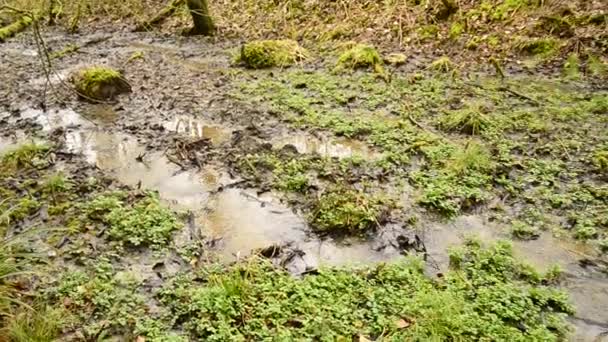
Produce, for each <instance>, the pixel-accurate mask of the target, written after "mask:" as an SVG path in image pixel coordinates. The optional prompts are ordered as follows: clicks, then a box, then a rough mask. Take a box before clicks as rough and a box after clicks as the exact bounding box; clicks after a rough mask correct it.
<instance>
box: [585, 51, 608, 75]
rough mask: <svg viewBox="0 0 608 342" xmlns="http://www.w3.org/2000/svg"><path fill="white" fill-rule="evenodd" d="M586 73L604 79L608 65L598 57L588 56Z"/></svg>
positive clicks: (607, 71)
mask: <svg viewBox="0 0 608 342" xmlns="http://www.w3.org/2000/svg"><path fill="white" fill-rule="evenodd" d="M587 72H588V73H589V74H590V75H591V76H595V77H604V76H606V74H608V64H607V63H605V62H603V61H602V60H601V59H600V58H599V57H597V56H594V55H590V56H589V58H588V59H587Z"/></svg>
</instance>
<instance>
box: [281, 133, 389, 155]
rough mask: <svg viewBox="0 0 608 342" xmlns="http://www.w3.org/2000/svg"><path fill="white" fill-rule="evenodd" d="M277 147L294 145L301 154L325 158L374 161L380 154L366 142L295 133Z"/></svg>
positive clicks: (283, 139) (282, 139) (285, 138)
mask: <svg viewBox="0 0 608 342" xmlns="http://www.w3.org/2000/svg"><path fill="white" fill-rule="evenodd" d="M275 145H276V146H277V147H279V148H281V147H283V146H286V145H292V146H294V147H295V148H296V149H297V150H298V152H299V153H316V154H319V155H321V156H323V157H338V158H348V157H353V156H359V157H364V158H366V159H374V158H376V157H378V153H376V152H374V151H373V150H372V149H371V148H369V147H368V146H367V145H366V144H365V143H364V142H362V141H359V140H355V139H348V138H327V137H321V138H317V137H315V136H312V135H309V134H304V133H295V134H291V135H289V136H286V137H282V138H279V139H277V141H276V142H275Z"/></svg>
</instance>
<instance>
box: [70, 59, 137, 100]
mask: <svg viewBox="0 0 608 342" xmlns="http://www.w3.org/2000/svg"><path fill="white" fill-rule="evenodd" d="M72 83H74V86H75V88H76V91H77V92H78V94H79V95H80V96H81V97H83V98H85V99H89V100H97V101H104V100H112V99H114V98H115V97H116V95H118V94H121V93H126V92H130V91H131V85H129V83H128V82H127V80H126V79H125V78H124V77H123V76H122V74H121V73H120V72H119V71H117V70H114V69H112V68H108V67H102V66H93V67H88V68H83V69H81V70H79V71H77V72H76V73H75V74H74V75H73V76H72Z"/></svg>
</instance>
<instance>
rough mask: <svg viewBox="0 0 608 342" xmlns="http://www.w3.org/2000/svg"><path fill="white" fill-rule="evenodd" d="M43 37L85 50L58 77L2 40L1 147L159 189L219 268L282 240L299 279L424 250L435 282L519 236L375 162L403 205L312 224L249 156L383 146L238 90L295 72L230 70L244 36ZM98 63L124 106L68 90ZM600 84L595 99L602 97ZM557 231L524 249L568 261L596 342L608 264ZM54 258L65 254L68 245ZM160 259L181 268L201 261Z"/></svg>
mask: <svg viewBox="0 0 608 342" xmlns="http://www.w3.org/2000/svg"><path fill="white" fill-rule="evenodd" d="M44 39H45V42H46V45H47V46H48V47H50V48H51V49H52V50H54V51H60V50H61V49H63V48H64V47H66V46H68V45H70V44H75V45H78V46H81V47H80V48H79V50H78V51H77V52H74V53H68V54H66V55H65V56H61V57H58V58H54V59H53V68H54V69H53V74H52V75H51V78H50V80H48V81H49V82H47V78H46V77H45V74H44V72H43V70H42V68H41V62H40V55H39V53H38V51H37V49H36V45H35V44H34V41H33V40H32V38H31V37H30V36H29V35H21V36H19V37H18V38H16V39H13V40H10V41H9V42H7V43H5V44H3V45H2V48H1V49H0V61H1V62H0V75H2V83H1V84H0V151H4V150H7V149H9V148H10V147H11V146H14V145H17V144H19V143H22V142H23V141H25V140H28V139H40V140H44V141H50V142H52V143H54V144H57V146H60V148H59V149H58V150H57V152H58V156H59V159H60V161H61V163H60V165H61V168H63V169H64V170H66V171H67V172H69V173H71V174H79V173H83V174H95V175H97V176H99V177H102V176H103V177H107V178H108V179H111V180H112V182H113V184H115V185H114V186H122V185H127V186H129V187H131V188H133V189H137V188H140V189H150V190H154V191H158V192H159V194H160V197H161V199H162V200H163V201H164V202H166V203H167V204H168V205H169V206H170V207H171V208H172V209H174V210H176V211H180V212H187V213H188V214H186V219H185V221H186V222H187V223H188V224H187V229H185V231H187V232H180V233H177V234H175V241H174V242H175V244H176V245H178V246H180V245H181V246H183V245H184V244H188V243H191V242H192V241H193V240H200V243H198V244H197V246H198V247H197V248H199V249H200V251H199V252H200V254H204V255H205V257H208V258H210V259H219V260H221V261H222V262H232V261H234V260H236V259H239V258H242V257H245V256H246V255H248V254H250V253H251V252H252V251H253V250H258V249H264V248H267V247H270V246H280V247H281V250H282V252H281V253H271V254H273V256H274V257H275V259H276V260H277V263H278V264H280V265H281V266H283V267H286V268H287V269H288V270H289V271H290V272H291V273H293V274H294V275H301V274H303V273H306V272H310V271H312V270H315V269H317V268H318V267H321V266H327V265H339V266H342V265H348V264H356V263H376V262H381V261H389V260H396V259H398V258H400V257H402V256H403V255H404V254H416V253H418V254H421V255H424V257H425V260H426V263H427V267H428V273H429V274H430V275H433V276H434V275H436V274H439V273H442V272H444V271H445V270H446V269H447V266H448V260H447V254H446V249H447V248H448V247H450V246H452V245H456V244H458V243H460V242H462V240H463V238H464V237H465V236H467V235H469V234H474V235H477V236H479V237H480V238H481V239H482V240H484V241H493V240H496V239H512V236H511V234H510V228H509V225H508V223H506V222H505V221H508V219H506V220H497V219H496V217H495V215H494V214H493V212H492V210H491V209H490V208H489V206H490V205H489V204H488V203H486V204H483V205H475V206H473V207H472V208H467V209H466V210H463V211H462V212H459V213H458V215H456V216H455V217H452V218H445V217H442V216H440V215H437V214H435V213H433V212H432V211H428V210H426V208H423V207H421V206H420V205H418V204H417V203H416V201H415V199H414V198H415V197H416V191H417V190H416V188H415V186H413V185H411V184H410V183H408V182H398V177H396V176H395V175H391V174H389V175H385V176H383V175H381V174H373V173H372V171H373V170H372V171H370V169H364V170H363V171H362V172H365V173H366V174H364V175H357V177H359V178H357V179H358V180H359V181H360V179H361V178H365V179H366V181H367V182H370V183H373V185H372V186H371V188H372V189H375V190H371V191H372V192H374V191H378V189H382V191H383V192H385V193H392V194H393V195H396V196H395V197H396V198H398V201H399V205H400V209H397V210H393V211H392V212H391V213H390V217H389V218H388V219H386V220H383V222H382V223H381V224H380V226H379V227H377V229H375V230H374V232H373V233H367V234H365V235H364V236H355V237H341V236H334V235H331V234H330V235H325V234H317V233H315V232H313V230H312V228H311V227H310V226H309V224H308V223H307V222H308V221H307V210H308V208H309V205H310V198H308V197H307V196H310V194H304V195H299V194H297V193H296V194H293V193H288V194H285V193H284V192H281V191H279V190H277V188H276V187H273V186H272V185H271V184H270V181H268V180H267V179H263V178H264V176H261V177H252V175H251V174H250V173H248V172H244V171H243V167H242V165H241V163H240V162H241V161H242V160H243V159H244V158H246V156H247V155H251V154H252V153H258V152H260V151H261V152H264V151H275V152H276V153H279V154H281V155H282V156H284V154H287V155H289V153H295V154H296V155H310V156H321V157H328V158H330V159H332V160H334V161H335V162H339V160H340V159H343V158H347V159H348V158H351V157H353V156H360V157H362V158H363V159H364V160H367V161H373V160H375V159H378V158H381V157H380V156H381V155H382V153H383V152H385V151H384V150H383V149H382V148H378V147H374V146H373V144H371V143H369V141H367V140H366V138H365V137H357V136H354V137H344V136H339V135H336V134H334V133H333V132H332V130H331V129H323V128H319V127H313V125H310V124H308V125H307V124H303V125H294V124H293V122H290V121H289V120H285V119H283V118H282V117H280V116H277V115H276V113H274V112H273V111H272V110H268V109H267V108H264V107H262V106H258V105H257V104H258V102H255V101H252V102H251V103H247V102H246V101H243V100H242V98H239V97H238V96H235V92H239V91H240V90H241V89H242V88H243V83H245V85H246V84H247V83H251V82H254V81H255V80H257V79H258V78H263V77H270V78H273V77H275V76H276V77H280V75H281V73H283V72H287V71H283V70H279V69H272V70H263V71H250V70H246V69H243V68H241V67H238V66H233V65H232V55H231V54H232V53H234V52H235V51H238V48H239V46H240V44H239V42H236V41H214V40H212V39H205V38H194V37H192V38H182V37H175V36H167V37H159V36H157V35H155V34H147V33H112V34H104V33H82V34H78V35H73V36H65V35H64V34H63V32H54V31H53V30H50V31H48V32H45V33H44ZM134 56H139V57H137V58H133V57H134ZM433 58H434V57H433V56H420V57H417V58H415V59H413V60H410V62H409V63H408V64H407V65H406V66H404V67H403V68H401V69H397V70H396V71H395V74H394V77H404V78H406V77H409V76H408V75H411V74H412V73H413V70H424V66H425V65H427V64H428V63H429V61H432V60H433ZM91 64H100V65H109V66H113V67H115V68H118V69H120V70H121V71H123V72H124V74H125V77H126V78H127V80H128V81H129V83H130V84H131V85H132V88H133V89H132V93H130V94H125V95H121V96H120V97H119V98H118V100H117V101H116V102H115V103H102V104H93V103H88V102H86V101H82V100H79V99H78V97H77V96H76V95H75V93H73V92H72V91H70V90H69V89H68V88H67V85H68V83H67V82H68V79H69V75H70V74H71V73H72V72H74V71H75V70H77V69H78V68H80V67H82V66H86V65H91ZM294 68H295V69H297V68H303V69H304V70H305V71H306V72H315V71H322V70H325V68H326V61H324V59H323V58H320V59H319V60H318V61H315V62H312V63H309V64H306V65H304V66H296V67H294ZM292 69H293V68H292ZM593 87H596V86H593ZM593 87H591V88H590V90H589V92H590V93H592V92H594V91H600V90H598V89H597V88H593ZM265 95H267V96H271V95H272V94H265ZM244 96H245V97H247V96H252V97H254V96H255V95H252V94H247V93H245V95H244ZM262 98H263V96H262ZM605 114H606V113H604V115H605ZM427 128H428V126H427ZM285 146H288V147H285ZM294 150H295V151H294ZM277 151H278V152H277ZM275 152H273V153H275ZM288 158H289V157H288ZM294 158H295V157H294ZM368 171H369V173H367V172H368ZM353 177H354V176H353ZM260 178H262V179H260ZM314 186H316V187H318V188H319V189H321V190H322V189H323V188H324V186H326V185H325V183H324V182H323V181H319V183H318V184H314ZM313 194H318V193H316V192H313ZM313 196H314V195H313ZM488 202H491V201H488ZM507 206H508V204H507ZM514 207H515V205H514ZM412 216H415V217H416V220H415V221H414V220H411V217H412ZM414 222H415V223H414ZM555 235H556V234H554V232H552V231H542V232H540V233H539V234H538V236H537V237H536V238H535V239H533V240H531V241H525V240H517V239H514V240H513V243H514V248H515V250H516V253H517V255H518V256H520V257H522V258H523V259H524V260H527V261H529V262H530V263H531V264H533V265H535V266H537V267H539V268H541V269H547V268H548V267H549V266H550V265H553V264H559V265H561V266H562V268H563V269H564V270H565V274H566V279H565V281H564V282H563V284H562V286H563V287H564V288H565V289H566V290H568V292H569V293H570V295H571V301H572V303H573V304H574V305H575V307H576V309H577V313H576V316H575V317H574V318H572V322H573V323H574V324H575V325H576V327H577V331H576V336H577V339H578V340H581V341H583V340H589V341H591V340H593V339H594V338H596V337H597V336H599V335H600V334H601V333H603V332H605V331H608V311H607V310H605V308H606V307H608V277H607V275H606V273H604V272H603V271H602V265H604V264H603V261H602V257H601V256H599V255H598V252H597V250H596V249H595V248H594V247H593V245H591V244H589V243H585V242H581V241H575V240H574V239H572V238H570V237H569V236H561V237H556V236H555ZM184 241H187V242H184ZM62 248H63V247H62ZM275 254H276V255H275ZM57 258H59V259H61V258H62V254H61V252H60V254H59V255H58V256H57ZM156 258H157V257H156V256H149V255H143V256H141V255H138V256H137V257H133V258H132V257H125V258H124V259H123V260H122V261H121V262H123V265H121V266H122V267H124V268H125V269H130V270H133V271H138V272H141V274H142V275H143V277H144V278H146V281H147V282H149V283H154V284H157V283H158V282H161V283H162V278H159V276H158V272H155V270H156V269H153V268H154V267H157V266H158V265H159V261H158V259H156ZM163 260H164V261H163V265H164V267H166V268H167V269H171V270H170V271H167V272H170V273H172V272H176V271H177V270H183V269H188V267H190V265H187V264H186V265H184V264H183V263H182V262H177V261H175V262H173V263H172V262H171V261H166V260H165V259H163ZM171 265H172V266H171ZM157 286H158V285H157Z"/></svg>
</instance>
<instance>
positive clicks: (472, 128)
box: [441, 105, 491, 135]
mask: <svg viewBox="0 0 608 342" xmlns="http://www.w3.org/2000/svg"><path fill="white" fill-rule="evenodd" d="M441 126H442V127H444V128H445V129H446V130H448V131H458V132H461V133H465V134H470V135H478V134H480V133H481V132H482V131H485V130H486V129H487V128H488V127H490V126H491V121H490V119H489V118H488V116H487V115H486V114H483V113H482V108H481V106H478V105H473V106H468V107H467V108H465V109H461V110H456V111H451V112H449V113H447V114H446V115H445V116H444V117H443V119H442V120H441Z"/></svg>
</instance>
